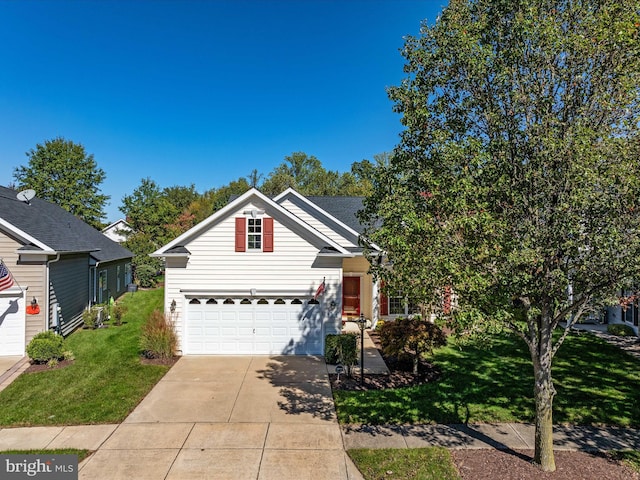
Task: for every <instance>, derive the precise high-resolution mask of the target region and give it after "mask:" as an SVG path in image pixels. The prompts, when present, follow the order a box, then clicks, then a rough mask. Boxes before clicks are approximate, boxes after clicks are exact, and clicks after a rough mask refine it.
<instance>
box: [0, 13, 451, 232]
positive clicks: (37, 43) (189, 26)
mask: <svg viewBox="0 0 640 480" xmlns="http://www.w3.org/2000/svg"><path fill="white" fill-rule="evenodd" d="M444 4H446V0H441V1H439V0H436V1H418V0H387V1H382V0H368V1H359V0H342V1H339V0H336V1H329V0H326V1H319V0H317V1H315V0H313V1H312V0H279V1H275V0H263V1H258V0H253V1H250V0H236V1H222V0H209V1H205V0H183V1H177V0H176V1H168V0H157V1H150V0H149V1H143V0H137V1H132V0H128V1H117V0H103V1H89V0H87V1H64V0H48V1H42V0H41V1H32V0H22V1H17V0H16V1H8V0H0V45H1V47H0V69H1V71H2V74H1V75H0V184H2V185H8V184H9V183H10V182H11V181H12V180H13V171H14V169H15V168H16V167H18V166H20V165H26V164H27V162H28V158H27V156H26V155H25V152H27V151H28V150H30V149H31V148H35V146H36V144H38V143H42V142H44V141H45V140H47V139H52V138H55V137H58V136H61V137H64V138H66V139H68V140H72V141H74V142H76V143H81V144H82V145H84V147H85V149H86V150H87V152H88V153H92V154H93V155H94V157H95V160H96V162H97V163H98V165H99V166H100V168H102V169H103V170H105V172H106V175H107V179H106V181H105V182H104V183H103V184H102V192H103V193H104V194H106V195H110V196H111V200H110V203H109V205H108V206H107V208H106V212H107V219H106V220H108V221H113V220H116V219H117V218H120V217H121V216H122V215H121V213H120V211H119V210H118V207H119V206H120V205H121V199H122V197H123V196H124V195H127V194H130V193H131V192H132V191H133V190H134V189H135V188H136V187H137V186H138V185H139V184H140V180H141V179H142V178H146V177H149V178H151V179H153V180H154V181H155V182H156V183H157V184H158V185H159V186H160V187H161V188H163V187H168V186H173V185H191V184H194V185H195V186H196V189H197V190H198V191H199V192H203V191H205V190H208V189H211V188H214V187H220V186H222V185H225V184H227V183H229V182H230V181H232V180H236V179H238V178H239V177H244V176H247V175H248V174H249V173H250V172H251V171H252V170H253V169H254V168H255V169H258V171H259V172H261V173H263V174H265V175H266V174H268V173H269V172H271V170H273V168H274V167H275V166H277V165H278V164H280V163H281V162H282V161H283V159H284V157H285V156H286V155H289V154H291V153H292V152H298V151H302V152H305V153H307V154H309V155H315V156H316V157H317V158H319V159H320V160H321V161H322V163H323V165H324V167H325V168H327V169H331V170H339V171H341V172H343V171H347V170H349V168H350V166H351V164H352V163H353V162H355V161H360V160H362V159H364V158H367V159H373V156H374V155H375V154H376V153H381V152H385V151H390V150H392V149H393V147H394V146H395V145H396V144H397V142H398V138H399V137H398V135H399V133H400V131H401V128H402V127H401V124H400V116H399V115H398V114H396V113H393V111H392V107H393V105H392V102H391V101H390V100H388V98H387V95H386V91H385V89H386V88H387V87H389V86H391V85H396V84H399V83H400V81H401V80H402V78H403V77H404V74H403V71H402V67H403V65H404V61H403V58H402V56H401V55H400V52H399V50H400V49H401V47H402V45H403V36H405V35H407V34H410V35H417V34H418V32H419V29H420V23H421V21H422V20H427V21H428V22H429V23H433V21H434V20H435V18H436V17H437V15H438V13H439V12H440V11H441V9H442V6H443V5H444Z"/></svg>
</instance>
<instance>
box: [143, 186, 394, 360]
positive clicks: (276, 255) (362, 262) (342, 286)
mask: <svg viewBox="0 0 640 480" xmlns="http://www.w3.org/2000/svg"><path fill="white" fill-rule="evenodd" d="M360 209H362V198H359V197H304V196H302V195H300V194H299V193H297V192H296V191H295V190H293V189H288V190H286V191H285V192H283V193H281V194H280V195H278V196H276V197H275V198H269V197H267V196H265V195H263V194H262V193H260V192H259V191H258V190H256V189H251V190H249V191H248V192H246V193H245V194H243V195H241V196H239V197H236V198H234V199H233V200H232V201H231V202H230V203H229V204H227V205H226V206H225V207H224V208H222V209H221V210H219V211H217V212H216V213H214V214H213V215H211V216H210V217H209V218H207V219H206V220H204V221H202V222H201V223H199V224H198V225H196V226H195V227H193V228H191V229H190V230H188V231H187V232H185V233H184V234H182V235H180V236H179V237H178V238H176V239H175V240H173V241H172V242H170V243H168V244H167V245H165V246H163V247H162V248H160V249H159V250H157V251H156V252H154V253H153V256H156V257H162V258H164V259H165V261H166V270H165V299H164V303H165V305H164V306H165V312H167V315H170V317H171V318H172V319H173V321H174V323H175V326H176V329H177V333H178V336H179V342H180V346H179V348H180V350H181V352H182V354H322V353H323V349H324V337H325V335H327V334H329V333H338V332H340V330H341V324H342V321H344V320H348V319H355V318H357V317H358V316H359V315H360V314H363V315H364V316H365V317H367V318H370V319H372V320H373V321H374V322H375V320H377V318H378V317H379V316H380V315H381V314H386V313H388V312H387V311H385V310H382V311H381V308H384V305H385V303H387V304H388V302H385V301H384V299H382V298H381V296H380V294H379V285H378V282H376V281H374V279H373V278H372V277H371V275H369V274H368V271H369V260H368V259H367V258H365V256H364V254H363V248H362V243H361V242H362V239H361V232H362V227H361V225H360V224H359V222H358V219H357V217H356V212H357V211H358V210H360ZM373 247H374V254H375V252H376V250H375V246H373Z"/></svg>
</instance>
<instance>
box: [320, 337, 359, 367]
mask: <svg viewBox="0 0 640 480" xmlns="http://www.w3.org/2000/svg"><path fill="white" fill-rule="evenodd" d="M357 338H358V336H357V335H356V334H354V333H339V334H329V335H327V336H326V337H325V341H324V359H325V362H327V363H329V364H332V365H337V364H341V365H346V366H349V365H356V364H357V363H358V341H357Z"/></svg>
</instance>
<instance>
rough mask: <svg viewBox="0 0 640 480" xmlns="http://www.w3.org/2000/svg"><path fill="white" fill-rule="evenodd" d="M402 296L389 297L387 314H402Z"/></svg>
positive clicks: (404, 301) (403, 301)
mask: <svg viewBox="0 0 640 480" xmlns="http://www.w3.org/2000/svg"><path fill="white" fill-rule="evenodd" d="M405 303H406V300H405V298H404V297H389V315H404V306H405Z"/></svg>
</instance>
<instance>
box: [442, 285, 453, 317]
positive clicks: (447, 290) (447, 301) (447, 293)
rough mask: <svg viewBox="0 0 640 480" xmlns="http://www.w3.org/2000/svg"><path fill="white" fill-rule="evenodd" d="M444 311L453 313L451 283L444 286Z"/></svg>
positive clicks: (447, 313) (446, 313)
mask: <svg viewBox="0 0 640 480" xmlns="http://www.w3.org/2000/svg"><path fill="white" fill-rule="evenodd" d="M442 313H444V314H445V315H449V314H450V313H451V285H447V286H446V287H444V295H443V296H442Z"/></svg>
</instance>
